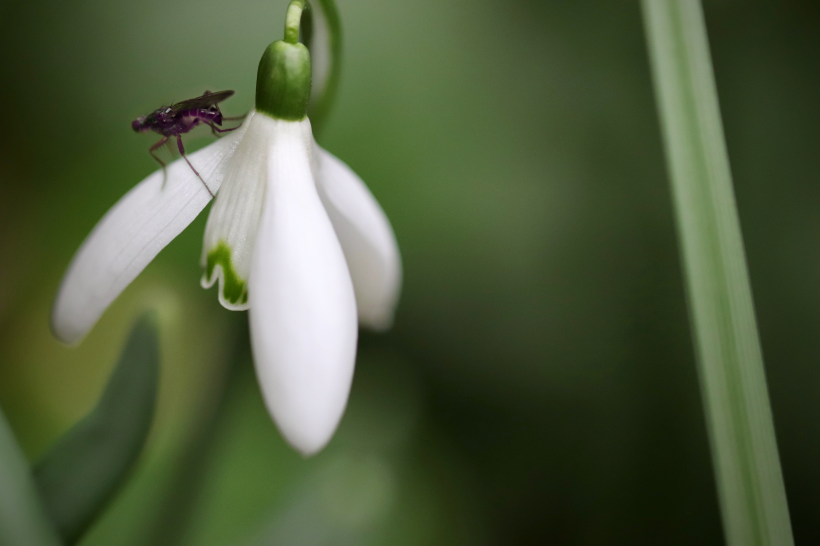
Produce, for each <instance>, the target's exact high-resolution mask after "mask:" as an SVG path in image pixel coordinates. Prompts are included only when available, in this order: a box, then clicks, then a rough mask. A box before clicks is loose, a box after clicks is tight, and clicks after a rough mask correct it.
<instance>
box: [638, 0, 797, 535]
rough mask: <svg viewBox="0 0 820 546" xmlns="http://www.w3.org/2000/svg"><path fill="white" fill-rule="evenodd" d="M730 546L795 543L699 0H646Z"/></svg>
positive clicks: (697, 350)
mask: <svg viewBox="0 0 820 546" xmlns="http://www.w3.org/2000/svg"><path fill="white" fill-rule="evenodd" d="M642 5H643V9H644V15H645V24H646V34H647V41H648V45H649V56H650V61H651V65H652V70H653V72H652V75H653V77H654V83H655V89H656V95H657V100H658V109H659V115H660V121H661V129H662V131H663V136H664V142H665V145H666V156H667V161H668V167H669V175H670V179H671V182H672V194H673V198H674V203H675V210H676V212H677V221H678V233H679V236H680V241H681V256H682V262H683V267H684V273H685V277H686V282H687V288H688V296H689V309H690V319H691V323H692V329H693V333H694V342H695V350H696V354H697V357H698V367H699V371H700V378H701V386H702V391H703V400H704V405H705V413H706V419H707V421H708V429H709V433H710V435H711V440H712V442H711V446H712V460H713V464H714V467H715V475H716V478H717V486H718V487H717V489H718V498H719V500H720V506H721V513H722V516H723V526H724V533H725V535H726V543H727V544H729V545H730V546H752V545H757V546H769V545H778V546H788V545H791V544H794V540H793V538H792V529H791V523H790V520H789V508H788V505H787V501H786V489H785V486H784V483H783V473H782V471H781V468H780V459H779V456H778V452H777V441H776V439H775V433H774V422H773V419H772V410H771V405H770V403H769V394H768V389H767V386H766V374H765V370H764V367H763V353H762V350H761V347H760V339H759V336H758V332H757V321H756V318H755V312H754V303H753V301H752V291H751V286H750V281H749V271H748V266H747V264H746V255H745V252H744V249H743V236H742V233H741V230H740V220H739V216H738V211H737V206H736V203H735V195H734V189H733V186H732V175H731V170H730V168H729V156H728V152H727V150H726V142H725V139H724V136H723V126H722V122H721V116H720V108H719V106H718V96H717V87H716V85H715V78H714V71H713V69H712V62H711V55H710V51H709V40H708V37H707V35H706V21H705V19H704V16H703V8H702V7H701V3H700V1H699V0H689V1H686V2H682V1H677V0H644V1H643V4H642Z"/></svg>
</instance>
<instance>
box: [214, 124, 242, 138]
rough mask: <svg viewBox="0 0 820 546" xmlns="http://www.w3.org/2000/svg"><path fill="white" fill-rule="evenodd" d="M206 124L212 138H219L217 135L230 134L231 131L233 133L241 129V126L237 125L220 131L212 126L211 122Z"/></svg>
mask: <svg viewBox="0 0 820 546" xmlns="http://www.w3.org/2000/svg"><path fill="white" fill-rule="evenodd" d="M206 123H207V124H208V126H209V127H210V128H211V133H213V135H214V136H219V135H218V134H217V133H230V132H231V131H235V130H236V129H239V127H241V125H237V126H236V127H231V128H230V129H220V128H219V127H217V126H216V125H214V124H213V122H210V121H208V122H206Z"/></svg>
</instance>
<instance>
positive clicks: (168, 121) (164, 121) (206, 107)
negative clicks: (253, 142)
mask: <svg viewBox="0 0 820 546" xmlns="http://www.w3.org/2000/svg"><path fill="white" fill-rule="evenodd" d="M231 95H233V91H219V92H218V93H211V92H210V91H205V93H204V94H203V95H202V96H201V97H196V98H195V99H188V100H184V101H182V102H177V103H175V104H172V105H171V106H163V107H162V108H158V109H156V110H154V111H153V112H151V113H150V114H148V115H147V116H142V117H138V118H137V119H135V120H134V121H133V122H132V123H131V127H132V128H133V129H134V130H135V131H137V132H138V133H144V132H146V131H148V130H151V131H154V132H155V133H159V134H161V135H162V138H161V139H160V140H159V142H157V143H156V144H154V145H153V146H151V148H150V149H149V150H148V151H149V152H150V154H151V157H153V158H154V159H156V160H157V162H158V163H159V164H160V165H162V170H163V172H165V163H164V162H163V161H162V160H161V159H160V158H158V157H157V156H156V155H154V151H156V150H157V149H158V148H159V147H160V146H162V145H163V144H165V143H166V142H168V139H169V138H171V137H176V138H177V147H178V148H179V153H180V154H182V157H183V158H184V159H185V161H186V162H187V163H188V166H189V167H191V170H192V171H194V174H196V175H197V177H198V178H199V179H200V180H202V177H201V176H200V175H199V173H198V172H196V169H194V166H193V165H191V162H190V161H188V158H187V157H185V148H184V147H183V146H182V135H183V134H185V133H187V132H188V131H190V130H191V129H193V128H194V127H196V126H198V125H207V126H209V127H210V128H211V132H212V133H213V134H214V135H217V133H227V132H229V131H233V130H234V129H237V127H231V128H230V129H220V128H219V127H217V125H219V126H221V125H222V121H223V120H235V119H242V118H244V116H239V117H235V118H226V117H222V112H220V111H219V103H220V102H222V101H223V100H225V99H227V98H228V97H230V96H231ZM169 146H170V144H169ZM202 184H204V185H205V189H206V190H208V193H210V194H211V197H213V196H214V194H213V192H212V191H211V188H209V187H208V184H205V181H204V180H202Z"/></svg>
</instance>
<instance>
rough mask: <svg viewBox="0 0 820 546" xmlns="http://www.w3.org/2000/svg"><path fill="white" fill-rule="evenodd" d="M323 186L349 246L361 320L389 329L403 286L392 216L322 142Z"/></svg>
mask: <svg viewBox="0 0 820 546" xmlns="http://www.w3.org/2000/svg"><path fill="white" fill-rule="evenodd" d="M314 150H315V153H316V160H317V161H316V169H317V170H318V173H317V186H318V188H319V195H320V197H321V198H322V202H323V203H324V205H325V209H326V210H327V214H328V216H329V217H330V221H331V222H333V228H334V229H335V230H336V235H337V236H338V238H339V242H340V243H341V245H342V250H344V254H345V258H346V259H347V265H348V267H349V268H350V276H351V277H352V279H353V287H354V289H355V291H356V305H357V307H358V310H359V322H360V323H361V324H362V325H363V326H366V327H368V328H371V329H373V330H386V329H387V328H389V327H390V326H391V325H392V323H393V313H394V311H395V308H396V304H397V303H398V299H399V293H400V291H401V279H402V267H401V256H400V254H399V247H398V244H396V236H395V235H394V234H393V228H392V227H390V221H389V220H388V219H387V216H386V215H385V214H384V211H382V208H381V207H380V206H379V203H378V202H377V201H376V199H375V198H374V197H373V194H371V193H370V190H368V189H367V186H366V185H365V184H364V182H362V180H361V179H360V178H359V177H358V176H356V173H354V172H353V171H352V170H351V169H350V167H348V166H347V165H345V164H344V163H343V162H342V161H341V160H339V159H338V158H336V157H335V156H334V155H332V154H331V153H329V152H327V151H326V150H323V149H322V148H320V147H319V145H318V144H317V145H316V146H315V147H314Z"/></svg>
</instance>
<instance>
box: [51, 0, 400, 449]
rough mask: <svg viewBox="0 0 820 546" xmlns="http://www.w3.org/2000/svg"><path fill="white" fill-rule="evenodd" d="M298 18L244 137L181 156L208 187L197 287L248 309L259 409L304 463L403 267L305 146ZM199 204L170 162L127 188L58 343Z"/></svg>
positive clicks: (331, 419)
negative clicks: (365, 330) (362, 334)
mask: <svg viewBox="0 0 820 546" xmlns="http://www.w3.org/2000/svg"><path fill="white" fill-rule="evenodd" d="M328 6H330V7H331V8H332V4H329V3H328V2H320V3H318V4H317V5H316V6H315V7H314V14H313V15H314V16H313V20H314V21H316V22H317V23H316V28H315V29H314V32H313V36H314V38H316V40H315V41H317V42H320V43H322V40H324V42H323V43H324V44H325V45H327V44H330V43H331V41H332V40H330V39H329V38H328V37H327V36H325V37H322V35H321V33H322V31H323V30H324V31H326V30H327V28H328V21H331V22H332V20H333V17H335V12H328V11H327V9H326V8H327V7H328ZM306 8H307V3H306V1H304V0H293V1H292V2H291V4H290V6H289V8H288V15H287V20H286V25H285V39H284V40H281V41H276V42H273V43H272V44H270V46H268V48H267V49H266V51H265V53H264V55H263V57H262V60H261V61H260V63H259V70H258V74H257V88H256V105H255V108H254V109H253V110H252V111H251V112H250V113H249V114H248V116H247V117H246V118H245V121H244V122H243V124H242V127H241V128H239V129H238V130H237V131H235V132H234V133H232V134H230V135H229V136H226V137H224V138H222V139H220V140H218V141H217V142H215V143H213V144H211V145H210V146H208V147H206V148H204V149H202V150H200V151H199V152H196V153H194V154H191V155H189V156H188V157H189V160H190V161H191V163H192V164H193V165H194V166H195V167H196V169H197V171H199V173H200V174H201V175H202V176H203V177H204V179H205V180H207V182H208V186H209V187H210V188H211V190H212V191H214V192H217V191H218V193H217V195H216V200H215V202H214V205H213V208H212V209H211V213H210V216H209V217H208V223H207V227H206V230H205V241H204V246H203V253H202V265H203V268H204V274H203V277H202V285H203V286H204V287H206V288H207V287H210V286H213V285H214V284H216V285H217V286H218V298H219V301H220V303H221V304H222V305H223V306H224V307H226V308H228V309H231V310H246V309H247V310H248V311H249V320H250V331H251V344H252V348H253V355H254V362H255V366H256V370H257V377H258V379H259V383H260V386H261V388H262V393H263V396H264V399H265V403H266V405H267V407H268V410H269V412H270V413H271V416H272V417H273V419H274V421H275V422H276V424H277V425H278V427H279V429H280V431H281V432H282V434H283V435H284V437H285V438H286V439H287V441H288V442H289V443H290V444H291V445H292V446H293V447H294V448H296V449H297V450H299V451H300V452H302V453H304V454H311V453H315V452H316V451H318V450H320V449H321V448H322V447H323V446H324V445H325V444H326V443H327V442H328V441H329V440H330V438H331V436H332V434H333V432H334V430H335V429H336V426H337V425H338V422H339V420H340V419H341V416H342V414H343V412H344V408H345V405H346V403H347V396H348V393H349V390H350V384H351V380H352V376H353V368H354V363H355V357H356V344H357V333H358V328H357V323H360V324H362V325H363V326H366V327H370V328H373V329H376V330H381V329H385V328H388V327H389V326H390V324H391V323H392V318H393V312H394V308H395V305H396V303H397V299H398V293H399V289H400V286H401V262H400V257H399V252H398V247H397V245H396V241H395V237H394V235H393V231H392V229H391V227H390V224H389V222H388V220H387V218H386V216H385V215H384V212H383V211H382V210H381V208H380V207H379V205H378V203H377V202H376V200H375V199H374V198H373V196H372V194H371V193H370V191H369V190H368V189H367V187H366V186H365V185H364V183H363V182H362V181H361V180H360V179H359V178H358V177H357V176H356V175H355V174H354V173H353V171H351V170H350V168H348V167H347V166H346V165H345V164H344V163H342V162H341V161H340V160H338V159H337V158H335V157H334V156H333V155H331V154H330V153H328V152H326V151H325V150H323V149H322V148H320V147H319V146H318V145H317V144H316V142H315V140H314V138H313V133H312V130H311V125H310V121H309V120H308V118H307V111H308V106H309V104H310V100H311V80H312V75H313V74H315V73H316V70H315V69H313V70H312V67H311V55H310V53H309V51H308V49H307V48H306V47H305V46H304V45H303V44H301V43H299V42H298V36H299V26H300V19H301V16H302V14H303V11H304V10H305V9H306ZM317 8H318V9H317ZM323 8H325V9H323ZM323 70H325V71H326V70H327V67H326V66H325V67H323ZM323 78H324V81H325V82H331V81H335V78H333V77H328V76H327V74H324V76H323ZM313 96H314V97H316V96H317V94H316V92H315V90H314V93H313ZM209 200H210V195H209V193H208V191H207V189H206V188H205V187H204V186H203V185H202V184H201V183H200V182H199V180H198V179H197V177H196V175H195V174H194V173H193V172H191V170H190V169H189V168H188V166H187V165H186V164H185V162H182V161H180V160H178V161H176V162H174V163H172V164H171V165H169V167H168V170H167V182H165V184H163V173H162V172H161V171H158V172H155V173H154V174H152V175H150V176H149V177H148V178H146V179H145V180H143V181H142V182H141V183H140V184H138V185H137V186H135V187H134V188H133V189H132V190H131V191H130V192H128V193H127V194H126V195H125V196H124V197H123V198H122V199H121V200H120V201H119V202H118V203H117V204H116V205H115V206H114V207H113V208H112V209H111V210H110V211H109V212H108V213H107V214H106V215H105V216H104V217H103V219H102V220H101V221H100V223H99V224H98V225H97V226H96V227H95V228H94V230H93V231H92V233H91V234H90V235H89V237H88V238H87V239H86V241H85V242H84V243H83V245H82V246H81V248H80V250H79V251H78V252H77V255H76V256H75V257H74V260H73V261H72V263H71V265H70V266H69V269H68V271H67V273H66V276H65V278H64V279H63V283H62V286H61V288H60V291H59V293H58V295H57V299H56V301H55V305H54V310H53V314H52V330H53V331H54V333H55V336H56V337H58V338H59V339H60V340H62V341H64V342H66V343H74V342H77V341H79V340H80V339H81V338H82V337H83V336H84V335H85V334H86V333H87V332H88V330H90V329H91V327H92V326H93V325H94V323H95V322H96V321H97V320H98V319H99V317H100V316H101V315H102V313H103V312H104V311H105V309H106V308H107V307H108V305H110V303H111V302H112V301H113V300H114V299H115V298H116V297H117V296H118V295H119V294H120V292H122V290H124V289H125V287H126V286H127V285H128V284H129V283H130V282H131V281H132V280H133V279H134V278H135V277H136V276H137V275H138V274H139V273H140V272H141V271H142V270H143V269H144V268H145V266H146V265H148V263H149V262H150V261H151V260H152V259H153V258H154V257H155V256H156V255H157V254H158V253H159V251H160V250H161V249H162V248H163V247H164V246H165V245H166V244H168V243H169V242H170V241H171V240H172V239H173V238H174V237H176V235H178V234H179V233H180V232H181V231H182V230H183V229H184V228H185V227H187V226H188V224H190V223H191V222H192V221H193V220H194V218H195V217H196V216H197V215H198V214H199V212H200V211H201V210H202V209H203V208H204V207H205V205H206V204H207V203H208V201H209Z"/></svg>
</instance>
